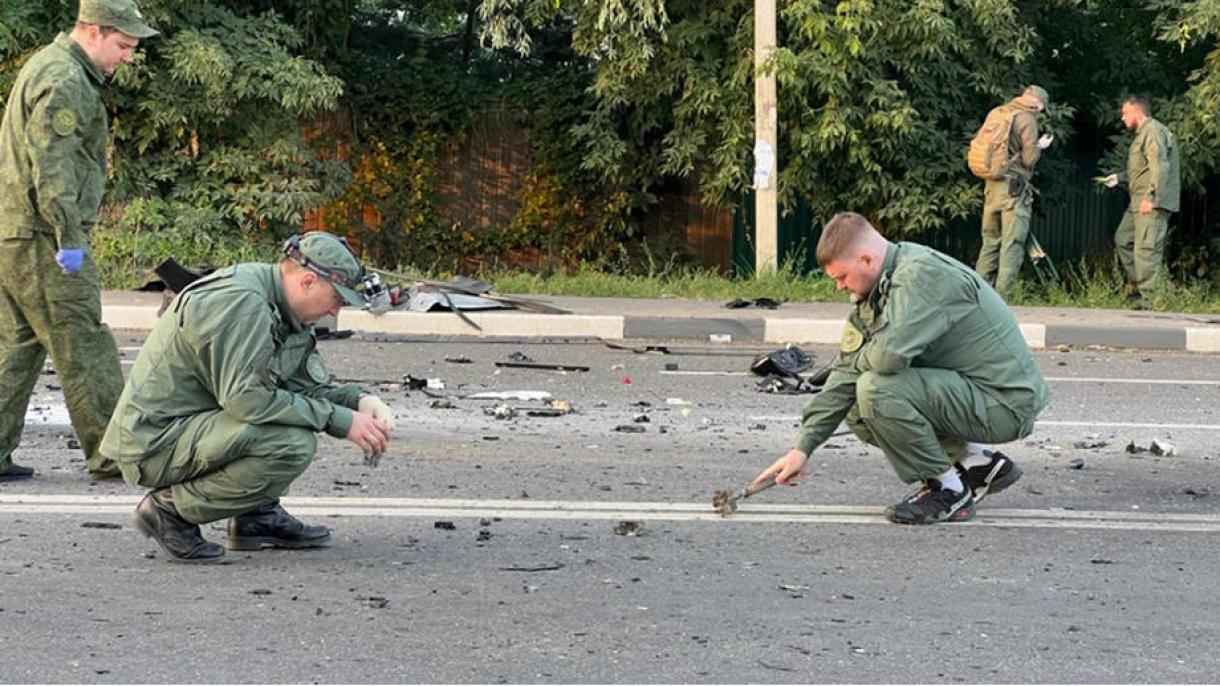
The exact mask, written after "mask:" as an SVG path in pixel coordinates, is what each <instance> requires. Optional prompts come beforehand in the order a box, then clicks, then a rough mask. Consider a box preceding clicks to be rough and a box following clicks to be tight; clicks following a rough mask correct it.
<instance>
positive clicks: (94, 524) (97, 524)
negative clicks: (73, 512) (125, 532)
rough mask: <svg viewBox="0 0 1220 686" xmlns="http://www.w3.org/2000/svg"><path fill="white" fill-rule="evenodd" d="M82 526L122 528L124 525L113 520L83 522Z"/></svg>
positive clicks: (90, 527) (88, 527) (85, 527)
mask: <svg viewBox="0 0 1220 686" xmlns="http://www.w3.org/2000/svg"><path fill="white" fill-rule="evenodd" d="M80 528H82V529H122V528H123V525H122V524H115V523H113V522H81V525H80Z"/></svg>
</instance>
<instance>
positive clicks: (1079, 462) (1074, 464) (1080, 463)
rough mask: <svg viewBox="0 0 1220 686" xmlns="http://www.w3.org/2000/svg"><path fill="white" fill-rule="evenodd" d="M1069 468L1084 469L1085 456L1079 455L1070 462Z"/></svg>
mask: <svg viewBox="0 0 1220 686" xmlns="http://www.w3.org/2000/svg"><path fill="white" fill-rule="evenodd" d="M1068 468H1069V469H1084V458H1081V457H1077V458H1074V459H1073V460H1072V461H1071V462H1069V463H1068Z"/></svg>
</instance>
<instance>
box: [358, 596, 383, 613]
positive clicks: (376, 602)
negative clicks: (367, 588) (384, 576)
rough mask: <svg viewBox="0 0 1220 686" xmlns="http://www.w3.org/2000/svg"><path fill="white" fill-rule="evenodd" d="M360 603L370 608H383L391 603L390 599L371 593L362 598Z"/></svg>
mask: <svg viewBox="0 0 1220 686" xmlns="http://www.w3.org/2000/svg"><path fill="white" fill-rule="evenodd" d="M360 603H361V604H362V605H364V606H365V607H367V608H369V609H370V610H383V609H385V607H386V606H387V605H389V604H390V600H389V598H383V597H381V596H379V595H371V596H369V597H367V598H361V599H360Z"/></svg>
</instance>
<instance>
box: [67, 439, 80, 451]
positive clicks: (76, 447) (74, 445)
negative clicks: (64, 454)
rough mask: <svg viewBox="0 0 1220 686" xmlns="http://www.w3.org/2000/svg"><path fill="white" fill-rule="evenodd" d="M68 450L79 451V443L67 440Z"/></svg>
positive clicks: (74, 440)
mask: <svg viewBox="0 0 1220 686" xmlns="http://www.w3.org/2000/svg"><path fill="white" fill-rule="evenodd" d="M68 450H80V441H78V440H76V439H75V438H69V439H68Z"/></svg>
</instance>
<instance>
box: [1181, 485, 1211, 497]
mask: <svg viewBox="0 0 1220 686" xmlns="http://www.w3.org/2000/svg"><path fill="white" fill-rule="evenodd" d="M1182 493H1184V494H1185V495H1190V496H1194V497H1195V498H1204V497H1207V496H1209V495H1211V494H1212V492H1211V489H1210V488H1194V487H1192V486H1187V487H1186V488H1183V489H1182Z"/></svg>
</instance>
